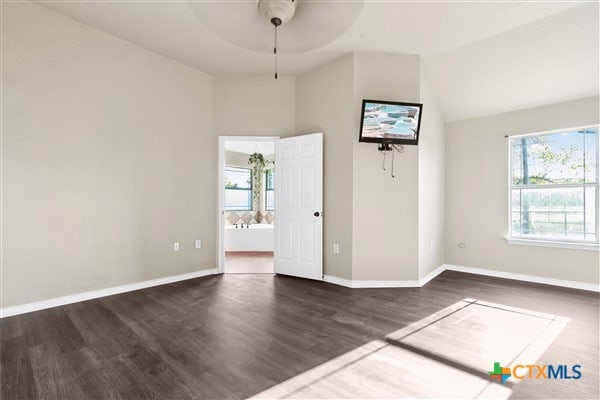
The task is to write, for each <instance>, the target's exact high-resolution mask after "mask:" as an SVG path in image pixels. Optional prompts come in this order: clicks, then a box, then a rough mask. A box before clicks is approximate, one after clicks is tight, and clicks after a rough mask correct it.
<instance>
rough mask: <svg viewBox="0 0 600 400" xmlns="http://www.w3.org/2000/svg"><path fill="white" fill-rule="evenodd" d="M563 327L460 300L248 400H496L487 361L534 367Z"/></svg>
mask: <svg viewBox="0 0 600 400" xmlns="http://www.w3.org/2000/svg"><path fill="white" fill-rule="evenodd" d="M567 322H568V320H566V319H563V318H560V317H557V316H554V315H549V314H541V313H537V312H534V311H530V310H525V309H518V308H513V307H507V306H503V305H499V304H493V303H487V302H482V301H478V300H474V299H465V300H463V301H460V302H458V303H455V304H453V305H451V306H449V307H446V308H444V309H442V310H440V311H438V312H436V313H434V314H431V315H430V316H428V317H426V318H423V319H421V320H419V321H417V322H415V323H413V324H411V325H409V326H407V327H405V328H402V329H400V330H398V331H396V332H393V333H391V334H389V335H388V336H386V338H385V339H386V341H382V340H375V341H372V342H369V343H367V344H365V345H363V346H361V347H358V348H356V349H354V350H352V351H350V352H348V353H345V354H343V355H341V356H339V357H337V358H335V359H332V360H330V361H328V362H326V363H324V364H321V365H319V366H317V367H315V368H313V369H311V370H309V371H306V372H304V373H302V374H300V375H297V376H295V377H293V378H291V379H289V380H287V381H285V382H282V383H281V384H278V385H276V386H274V387H271V388H269V389H267V390H265V391H263V392H261V393H259V394H257V395H255V396H254V397H253V398H257V399H282V398H346V399H349V398H497V399H507V398H508V397H509V396H510V394H511V393H512V390H511V387H512V386H513V385H514V384H515V382H507V384H505V385H502V384H500V383H498V382H495V381H492V380H491V379H490V378H489V376H488V373H487V372H488V371H490V370H491V369H492V367H493V363H494V362H500V363H501V364H502V365H503V366H513V365H516V364H534V363H535V362H536V361H537V359H538V358H539V357H540V356H541V355H542V354H543V352H544V351H545V350H546V349H547V348H548V346H549V345H550V344H551V343H552V342H553V341H554V339H555V338H556V337H557V336H558V334H559V333H560V331H561V330H562V329H563V328H564V326H565V325H566V323H567Z"/></svg>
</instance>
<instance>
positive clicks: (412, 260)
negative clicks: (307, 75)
mask: <svg viewBox="0 0 600 400" xmlns="http://www.w3.org/2000/svg"><path fill="white" fill-rule="evenodd" d="M419 88H420V59H419V57H418V56H414V55H396V54H381V53H355V54H354V105H353V107H352V112H351V113H350V116H351V118H352V120H353V127H352V130H351V132H352V136H354V138H353V158H354V163H353V164H354V165H353V186H352V188H353V214H352V219H353V227H352V231H353V246H352V249H353V260H352V262H353V266H352V278H353V279H355V280H413V279H417V278H418V239H419V238H418V190H419V188H418V183H419V182H418V149H417V147H416V146H405V149H406V151H405V152H404V153H401V154H399V153H396V154H395V175H396V178H392V177H391V176H390V169H391V154H390V155H389V156H388V165H387V167H388V171H387V172H386V171H383V170H382V168H381V162H382V156H381V154H380V153H379V152H378V151H377V144H375V143H359V142H358V132H359V130H360V108H361V103H362V99H375V100H392V101H393V100H399V101H407V102H413V103H418V102H419V99H420V89H419Z"/></svg>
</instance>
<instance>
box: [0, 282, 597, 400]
mask: <svg viewBox="0 0 600 400" xmlns="http://www.w3.org/2000/svg"><path fill="white" fill-rule="evenodd" d="M464 298H474V299H478V300H482V301H487V302H494V303H500V304H503V305H505V306H511V307H520V308H527V309H529V310H533V311H537V312H542V313H551V314H555V315H560V316H563V317H566V318H569V322H568V324H567V325H566V327H565V328H564V329H563V331H562V332H561V333H560V335H559V336H558V337H557V338H556V339H555V340H554V341H553V342H552V344H551V345H550V347H549V348H548V350H547V351H546V352H545V353H544V354H543V355H542V357H541V359H540V360H539V361H538V363H541V364H543V363H548V364H581V365H582V372H583V376H582V378H581V379H580V380H564V381H562V380H560V381H559V380H556V381H552V382H549V381H538V380H524V381H522V382H520V383H519V384H517V385H514V386H513V387H512V395H511V396H512V397H513V398H598V396H599V394H600V393H599V379H598V376H599V365H598V363H599V362H598V358H599V343H598V338H599V316H598V313H599V295H598V293H591V292H584V291H577V290H570V289H563V288H557V287H552V286H545V285H537V284H529V283H523V282H518V281H510V280H503V279H498V278H489V277H480V276H475V275H469V274H462V273H458V272H451V271H446V272H444V273H443V274H442V275H440V276H438V277H437V278H435V279H434V280H433V281H431V282H430V283H429V284H427V285H426V286H425V287H423V288H418V289H417V288H414V289H412V288H411V289H347V288H343V287H340V286H335V285H331V284H327V283H324V282H314V281H308V280H303V279H295V278H290V277H285V276H273V275H266V274H257V275H251V274H232V275H221V276H213V277H206V278H199V279H194V280H188V281H184V282H179V283H173V284H169V285H164V286H158V287H154V288H149V289H145V290H140V291H136V292H130V293H126V294H121V295H116V296H111V297H105V298H101V299H97V300H91V301H86V302H83V303H77V304H72V305H67V306H63V307H58V308H53V309H48V310H43V311H38V312H34V313H29V314H23V315H20V316H15V317H10V318H5V319H2V320H0V328H1V331H0V333H1V348H0V353H1V357H0V367H1V372H0V373H1V380H2V382H1V385H2V392H1V398H2V400H9V399H38V398H44V399H61V400H62V399H117V398H126V399H146V398H151V399H190V398H215V399H230V398H231V399H233V398H245V397H249V396H253V395H256V394H258V393H260V392H262V391H263V390H265V389H268V388H270V387H272V386H274V385H277V384H279V383H281V382H283V381H285V380H287V379H289V378H292V377H294V376H296V375H298V374H300V373H302V372H304V371H307V370H309V369H311V368H314V367H316V366H319V365H321V364H323V363H325V362H327V361H329V360H331V359H333V358H335V357H338V356H340V355H342V354H345V353H347V352H350V351H352V350H354V349H356V348H357V347H360V346H362V345H364V344H366V343H369V342H371V341H374V340H384V338H385V336H386V335H388V334H390V333H391V332H394V331H396V330H398V329H401V328H403V327H405V326H407V325H408V324H411V323H413V322H415V321H418V320H420V319H422V318H425V317H427V316H429V315H430V314H432V313H435V312H437V311H439V310H441V309H443V308H445V307H448V306H449V305H452V304H454V303H456V302H458V301H460V300H462V299H464ZM514 334H515V335H518V334H519V332H518V329H515V332H514ZM448 345H449V346H452V345H453V343H452V342H449V343H448ZM490 367H491V366H490ZM397 379H399V380H401V379H402V377H401V376H399V377H397ZM431 384H435V378H434V377H432V378H431Z"/></svg>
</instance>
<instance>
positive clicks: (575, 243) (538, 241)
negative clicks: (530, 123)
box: [506, 125, 600, 251]
mask: <svg viewBox="0 0 600 400" xmlns="http://www.w3.org/2000/svg"><path fill="white" fill-rule="evenodd" d="M590 128H592V129H596V157H597V160H596V183H580V184H555V185H551V186H547V187H546V188H547V189H549V188H584V187H595V188H596V212H595V219H596V220H595V224H596V241H595V242H590V241H583V240H576V239H566V238H565V239H560V240H556V239H554V238H548V237H544V236H537V237H536V236H526V237H525V236H513V235H512V211H513V210H512V191H513V189H523V188H524V187H526V186H525V185H513V182H512V173H513V171H512V146H511V143H512V140H513V139H518V138H523V137H530V136H540V135H549V134H556V133H561V132H571V131H576V130H582V129H590ZM507 142H508V143H507V148H508V150H507V153H508V196H507V198H508V203H507V204H508V207H507V208H508V229H507V232H508V235H507V238H506V241H507V242H508V243H509V244H514V245H526V246H540V247H558V248H568V249H579V250H594V251H600V230H599V229H600V126H599V125H586V126H580V127H574V128H565V129H556V130H552V131H544V132H536V133H527V134H522V135H511V136H508V141H507ZM543 186H544V185H540V189H542V188H544V187H543ZM584 202H585V196H584ZM584 204H585V203H584ZM584 212H585V206H584ZM584 229H585V228H584Z"/></svg>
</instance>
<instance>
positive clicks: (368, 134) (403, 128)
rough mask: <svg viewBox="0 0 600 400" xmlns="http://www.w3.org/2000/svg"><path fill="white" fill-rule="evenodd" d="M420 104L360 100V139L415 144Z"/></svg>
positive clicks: (374, 141) (419, 118)
mask: <svg viewBox="0 0 600 400" xmlns="http://www.w3.org/2000/svg"><path fill="white" fill-rule="evenodd" d="M422 109H423V104H418V103H403V102H396V101H382V100H363V102H362V114H361V117H360V136H359V138H358V141H359V142H372V143H383V144H385V145H389V144H407V145H417V144H418V143H419V128H420V126H421V111H422Z"/></svg>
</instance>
